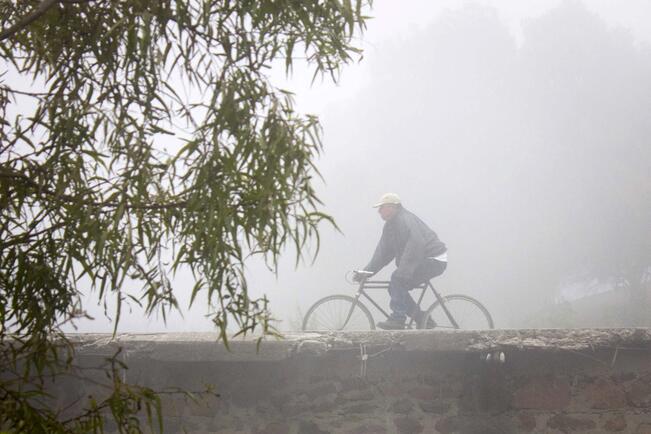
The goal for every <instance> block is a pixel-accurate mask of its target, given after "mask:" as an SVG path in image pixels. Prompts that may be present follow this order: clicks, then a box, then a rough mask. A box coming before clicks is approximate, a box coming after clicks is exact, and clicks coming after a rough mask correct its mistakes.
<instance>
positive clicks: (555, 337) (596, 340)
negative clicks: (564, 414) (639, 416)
mask: <svg viewBox="0 0 651 434" xmlns="http://www.w3.org/2000/svg"><path fill="white" fill-rule="evenodd" d="M69 337H70V339H71V340H72V341H73V342H74V343H75V344H76V346H77V351H78V354H79V355H86V356H111V355H113V354H115V353H116V351H118V349H120V350H121V351H122V353H123V355H124V356H126V357H129V356H134V357H146V358H149V359H153V360H165V361H274V360H284V359H287V358H289V357H292V356H295V355H314V356H318V355H323V354H326V353H328V352H331V351H338V350H359V349H360V345H365V346H367V347H376V348H387V349H395V350H402V351H424V352H477V353H482V352H488V351H495V350H506V349H511V350H512V349H519V350H536V351H578V350H586V349H592V350H597V349H600V348H620V349H650V348H651V329H633V328H622V329H528V330H486V331H473V330H469V331H438V330H436V331H434V330H405V331H392V332H385V331H371V332H330V333H327V332H318V333H317V332H305V333H295V332H293V333H286V334H284V336H283V338H282V339H276V338H273V337H267V338H260V337H257V336H248V337H245V338H238V339H235V340H232V341H230V345H229V348H228V349H227V348H226V347H225V346H224V344H223V343H222V342H220V341H218V334H217V333H158V334H118V335H116V336H115V337H114V336H112V335H110V334H73V335H70V336H69Z"/></svg>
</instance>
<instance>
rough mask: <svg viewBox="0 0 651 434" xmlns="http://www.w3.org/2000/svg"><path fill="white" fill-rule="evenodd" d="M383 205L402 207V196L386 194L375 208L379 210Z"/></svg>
mask: <svg viewBox="0 0 651 434" xmlns="http://www.w3.org/2000/svg"><path fill="white" fill-rule="evenodd" d="M382 205H400V196H398V195H397V194H395V193H384V194H383V195H382V196H381V197H380V201H379V202H378V203H376V204H375V205H373V208H379V207H381V206H382Z"/></svg>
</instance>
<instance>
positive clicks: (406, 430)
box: [393, 416, 423, 434]
mask: <svg viewBox="0 0 651 434" xmlns="http://www.w3.org/2000/svg"><path fill="white" fill-rule="evenodd" d="M393 424H394V425H395V426H396V429H397V430H398V433H399V434H418V433H421V432H423V424H422V423H421V422H420V421H419V420H418V419H417V418H415V417H410V416H398V417H396V418H394V419H393Z"/></svg>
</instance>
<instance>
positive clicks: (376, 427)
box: [346, 423, 388, 434]
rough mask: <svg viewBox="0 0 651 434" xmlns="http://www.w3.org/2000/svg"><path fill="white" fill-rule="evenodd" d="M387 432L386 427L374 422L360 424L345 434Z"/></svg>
mask: <svg viewBox="0 0 651 434" xmlns="http://www.w3.org/2000/svg"><path fill="white" fill-rule="evenodd" d="M387 433H388V431H387V429H386V427H384V426H383V425H380V424H375V423H368V424H364V425H360V426H357V427H355V428H353V429H351V430H349V431H347V432H346V434H387Z"/></svg>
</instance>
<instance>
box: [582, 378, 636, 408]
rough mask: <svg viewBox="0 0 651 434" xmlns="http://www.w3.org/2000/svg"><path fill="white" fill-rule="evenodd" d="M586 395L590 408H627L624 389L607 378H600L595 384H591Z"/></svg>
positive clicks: (586, 390) (585, 392)
mask: <svg viewBox="0 0 651 434" xmlns="http://www.w3.org/2000/svg"><path fill="white" fill-rule="evenodd" d="M584 394H585V398H586V400H587V401H588V403H589V405H590V408H595V409H616V408H622V407H625V406H626V392H625V391H624V388H623V387H622V386H620V385H617V384H615V383H613V382H612V381H611V380H610V379H607V378H598V379H597V380H596V381H595V382H594V383H592V384H589V385H588V386H587V387H586V389H585V391H584Z"/></svg>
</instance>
